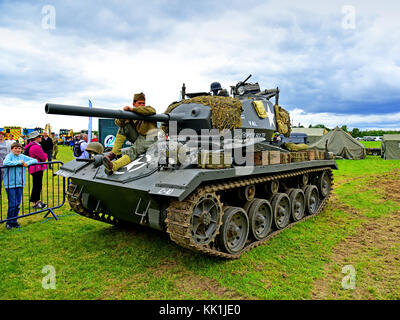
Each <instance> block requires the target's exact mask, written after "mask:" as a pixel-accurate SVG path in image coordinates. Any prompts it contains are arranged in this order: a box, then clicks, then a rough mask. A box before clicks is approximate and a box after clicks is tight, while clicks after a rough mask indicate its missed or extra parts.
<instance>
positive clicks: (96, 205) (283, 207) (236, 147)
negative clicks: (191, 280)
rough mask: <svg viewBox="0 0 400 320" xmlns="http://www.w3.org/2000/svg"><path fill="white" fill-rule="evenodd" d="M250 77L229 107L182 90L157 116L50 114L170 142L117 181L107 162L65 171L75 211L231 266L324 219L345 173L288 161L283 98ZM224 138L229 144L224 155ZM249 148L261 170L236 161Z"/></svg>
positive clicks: (77, 164)
mask: <svg viewBox="0 0 400 320" xmlns="http://www.w3.org/2000/svg"><path fill="white" fill-rule="evenodd" d="M249 77H250V76H249ZM249 77H248V78H247V79H246V80H245V81H240V82H238V83H237V84H236V85H235V86H232V87H231V96H228V97H227V96H223V97H220V96H214V95H211V94H210V93H207V92H200V93H192V94H190V93H187V94H186V92H185V89H186V88H185V87H183V90H182V100H181V101H178V102H174V103H172V104H171V105H170V106H169V107H168V109H167V111H166V112H165V113H164V114H155V115H151V116H143V115H139V114H136V113H133V112H129V111H121V110H111V109H104V108H90V109H89V108H85V107H79V106H69V105H60V104H50V103H48V104H46V106H45V111H46V113H47V114H62V115H76V116H92V117H102V118H118V119H131V120H148V121H157V122H160V123H161V124H162V128H163V132H166V133H167V135H166V136H162V137H163V138H162V139H161V138H160V137H159V140H158V141H157V142H156V143H154V145H152V146H151V147H150V148H149V149H148V152H146V153H145V154H142V155H140V156H139V157H138V158H137V159H135V160H134V161H133V162H131V163H130V164H128V165H126V166H125V167H123V168H121V169H119V170H118V171H116V172H115V173H114V174H112V175H108V174H106V172H105V170H104V166H103V164H102V158H101V157H102V155H96V156H94V158H91V159H88V160H85V161H77V160H73V161H71V162H68V163H66V164H64V165H63V166H62V167H61V168H60V170H59V171H57V173H56V174H57V175H60V176H64V177H66V178H68V179H69V181H70V184H69V186H68V188H67V190H68V191H67V197H68V201H69V204H70V206H71V208H72V209H73V210H74V211H75V212H77V213H79V214H80V215H83V216H85V217H87V218H90V219H95V220H99V221H102V222H105V223H109V224H114V225H120V224H129V223H135V224H140V225H143V226H148V227H150V228H153V229H158V230H161V231H164V232H167V233H168V234H169V237H170V239H171V240H172V241H173V242H175V243H176V244H178V245H179V246H182V247H184V248H188V249H191V250H194V251H198V252H202V253H204V254H207V255H211V256H217V257H222V258H227V259H235V258H239V257H240V256H241V255H242V254H243V253H244V252H246V251H248V250H250V249H252V248H254V247H256V246H259V245H261V244H264V243H266V242H267V240H268V239H270V238H271V237H273V236H275V235H277V234H278V233H280V232H282V231H283V230H285V229H286V228H289V227H292V226H293V225H295V224H297V223H300V222H302V221H304V220H306V219H309V218H311V217H313V216H315V215H317V214H318V213H319V212H320V211H321V210H322V208H323V206H324V205H325V203H326V201H327V199H328V198H329V195H330V192H331V187H332V184H333V176H332V170H334V169H337V164H336V162H335V161H334V160H333V159H330V157H329V155H328V153H321V152H319V153H318V152H316V151H315V152H314V151H310V152H309V153H310V154H314V155H313V156H312V157H311V156H309V157H308V158H307V157H306V156H305V154H306V153H307V152H304V151H303V152H289V151H288V150H286V149H285V148H283V147H282V145H281V144H279V142H276V141H273V135H274V133H275V132H280V133H282V134H284V135H286V136H288V135H290V118H289V117H288V113H286V111H285V110H284V109H283V108H281V107H280V106H279V104H278V102H279V88H276V89H271V90H263V91H262V90H260V87H259V84H258V83H248V82H247V80H248V79H249ZM273 97H275V104H273V103H272V102H271V101H270V100H271V98H273ZM282 114H283V115H284V117H282ZM285 115H286V118H285ZM222 132H224V133H225V134H226V133H227V132H228V133H232V135H231V136H230V137H231V138H229V137H228V138H226V136H225V139H224V141H225V144H224V148H221V146H220V145H219V146H217V147H216V146H215V141H221V139H220V138H221V136H222ZM201 133H202V134H201ZM218 139H219V140H218ZM160 146H164V148H162V147H160ZM226 146H228V147H226ZM246 148H247V149H249V148H250V149H251V151H252V152H250V157H247V158H248V159H250V160H254V159H255V158H257V157H259V158H260V159H261V160H260V159H258V160H257V161H255V162H253V163H251V164H250V165H249V163H248V162H244V163H243V161H242V163H241V162H240V161H238V158H240V155H243V154H242V153H243V152H245V151H246V150H247V149H246ZM245 149H246V150H245ZM182 150H183V151H182ZM228 151H229V152H228ZM178 154H181V155H182V154H183V155H184V156H183V159H184V160H182V159H181V158H179V157H177V155H178ZM277 155H279V156H278V157H277ZM298 155H303V156H302V157H299V156H298ZM246 156H247V155H246ZM213 159H216V160H213ZM250 162H252V161H250Z"/></svg>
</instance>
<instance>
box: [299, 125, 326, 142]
mask: <svg viewBox="0 0 400 320" xmlns="http://www.w3.org/2000/svg"><path fill="white" fill-rule="evenodd" d="M292 133H305V134H306V135H307V140H308V144H312V143H314V142H317V141H318V140H319V139H321V137H322V136H323V135H324V134H325V133H326V132H325V129H324V128H292Z"/></svg>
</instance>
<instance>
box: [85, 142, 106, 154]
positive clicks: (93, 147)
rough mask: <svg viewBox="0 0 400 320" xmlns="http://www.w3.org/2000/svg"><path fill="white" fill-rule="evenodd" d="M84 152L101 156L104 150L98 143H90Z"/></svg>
mask: <svg viewBox="0 0 400 320" xmlns="http://www.w3.org/2000/svg"><path fill="white" fill-rule="evenodd" d="M86 151H88V152H92V153H94V154H102V153H103V152H104V148H103V146H102V145H101V143H100V142H91V143H89V144H88V145H87V147H86Z"/></svg>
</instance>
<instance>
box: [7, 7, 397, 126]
mask: <svg viewBox="0 0 400 320" xmlns="http://www.w3.org/2000/svg"><path fill="white" fill-rule="evenodd" d="M399 17H400V2H399V1H390V0H382V1H369V0H368V1H366V0H364V1H352V0H350V1H294V0H293V1H289V0H277V1H275V0H271V1H268V0H263V1H255V0H247V1H239V0H233V1H232V0H229V1H223V0H221V1H208V0H206V1H174V0H168V1H166V0H156V1H127V0H126V1H125V0H120V1H110V0H108V1H91V0H88V1H49V0H46V1H7V0H6V1H3V0H0V40H1V41H0V110H1V111H0V127H3V126H5V125H20V126H23V127H28V128H30V127H35V126H41V127H44V125H45V124H46V123H48V122H50V123H51V125H52V127H53V130H58V129H60V128H73V129H74V130H80V129H84V128H87V122H88V121H87V118H86V119H85V118H78V117H64V116H56V115H46V114H45V113H44V105H45V103H46V102H54V103H63V104H74V105H82V106H87V103H88V99H91V100H92V102H93V105H94V106H97V107H109V108H116V109H118V108H121V107H122V106H124V105H127V104H130V103H131V101H132V94H133V93H134V92H140V91H143V92H145V93H146V97H147V104H148V105H152V106H153V107H155V108H156V109H157V110H158V111H159V112H163V111H164V110H165V109H166V107H167V106H168V105H169V103H171V102H172V101H175V100H177V99H178V98H179V91H180V88H181V86H182V83H183V82H184V83H185V84H186V87H187V91H188V92H195V91H208V90H209V86H210V83H211V82H213V81H219V82H221V83H222V85H223V86H224V87H229V86H230V85H234V84H236V82H238V81H239V80H242V79H244V78H245V77H246V76H247V75H248V74H252V75H253V77H252V79H251V81H252V82H258V83H259V84H260V85H261V87H262V89H265V88H274V87H276V86H279V87H280V89H281V96H280V104H281V105H282V106H283V107H285V108H286V109H288V110H289V111H290V112H291V116H292V119H293V122H294V124H298V123H299V122H300V123H301V124H302V125H305V126H308V125H309V124H318V123H324V124H325V125H327V126H329V127H334V126H336V125H339V126H341V125H347V126H348V127H349V128H353V127H358V128H393V129H397V130H400V41H399V40H400V19H399ZM94 128H97V121H94Z"/></svg>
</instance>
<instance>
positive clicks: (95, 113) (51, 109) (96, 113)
mask: <svg viewBox="0 0 400 320" xmlns="http://www.w3.org/2000/svg"><path fill="white" fill-rule="evenodd" d="M45 112H46V113H47V114H62V115H66V116H80V117H97V118H111V119H128V120H146V121H154V122H168V121H182V120H183V118H184V116H183V115H182V114H154V115H141V114H137V113H134V112H131V111H122V110H115V109H105V108H88V107H81V106H70V105H65V104H55V103H46V105H45Z"/></svg>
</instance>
